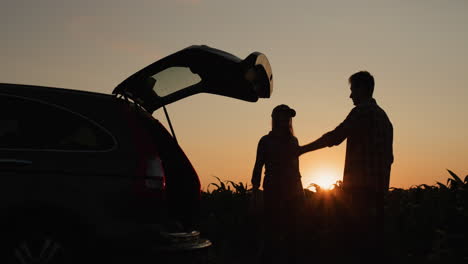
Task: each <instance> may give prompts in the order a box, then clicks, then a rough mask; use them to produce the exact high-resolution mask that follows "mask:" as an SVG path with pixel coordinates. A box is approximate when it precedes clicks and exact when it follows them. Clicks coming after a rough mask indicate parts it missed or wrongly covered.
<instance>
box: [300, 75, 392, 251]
mask: <svg viewBox="0 0 468 264" xmlns="http://www.w3.org/2000/svg"><path fill="white" fill-rule="evenodd" d="M349 84H350V88H351V95H350V98H351V99H352V100H353V103H354V105H355V107H354V108H353V109H352V110H351V112H350V113H349V114H348V116H347V117H346V119H345V120H344V121H343V122H342V123H341V124H339V125H338V126H337V127H336V128H335V129H334V130H332V131H330V132H328V133H326V134H324V135H323V136H322V137H320V138H319V139H317V140H316V141H314V142H312V143H310V144H307V145H305V146H302V147H300V149H299V154H303V153H305V152H308V151H313V150H317V149H321V148H324V147H332V146H336V145H339V144H341V143H342V142H343V141H344V140H345V139H347V143H346V159H345V167H344V174H343V194H344V197H343V198H344V202H345V203H346V205H347V207H348V208H349V211H348V215H349V217H348V218H347V219H348V221H346V222H345V225H344V228H345V231H346V232H347V233H348V236H347V239H348V240H349V241H348V242H349V243H348V245H345V247H346V248H345V250H346V249H348V250H350V252H348V253H351V254H353V255H354V256H355V257H359V258H361V259H362V257H365V258H367V257H368V256H372V255H374V256H375V254H381V253H382V249H383V218H384V212H383V211H384V210H383V207H384V194H385V192H386V191H387V190H388V187H389V181H390V168H391V165H392V163H393V147H392V144H393V126H392V123H391V122H390V120H389V119H388V117H387V114H386V113H385V111H384V110H383V109H382V108H380V107H379V106H378V105H377V103H376V101H375V99H374V98H373V97H372V94H373V91H374V77H373V76H372V75H371V74H370V73H369V72H367V71H360V72H357V73H355V74H353V75H351V77H349ZM358 238H359V239H358ZM358 252H360V253H358Z"/></svg>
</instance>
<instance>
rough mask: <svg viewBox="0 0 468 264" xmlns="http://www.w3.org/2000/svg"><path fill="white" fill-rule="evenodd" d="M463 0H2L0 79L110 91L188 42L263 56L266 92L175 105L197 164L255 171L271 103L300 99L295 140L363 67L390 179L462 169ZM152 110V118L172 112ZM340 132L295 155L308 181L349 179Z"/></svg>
mask: <svg viewBox="0 0 468 264" xmlns="http://www.w3.org/2000/svg"><path fill="white" fill-rule="evenodd" d="M467 14H468V1H466V0H449V1H442V0H440V1H433V0H406V1H403V0H395V1H376V0H366V1H363V0H358V1H347V0H343V1H334V0H328V1H311V0H304V1H252V0H249V1H244V0H238V1H232V0H226V1H220V0H166V1H163V0H153V1H149V0H145V1H110V0H96V1H67V0H60V1H59V0H42V1H32V0H31V1H18V0H17V1H9V0H7V1H2V6H1V9H0V22H1V23H0V34H1V36H2V37H1V42H0V58H1V65H0V82H3V83H22V84H35V85H43V86H53V87H63V88H71V89H78V90H87V91H95V92H102V93H108V94H109V93H111V92H112V90H113V88H114V87H115V86H116V85H117V84H119V83H120V82H121V81H122V80H123V79H125V78H126V77H127V76H129V75H131V74H132V73H134V72H135V71H137V70H139V69H141V68H143V67H145V66H146V65H148V64H150V63H152V62H154V61H156V60H158V59H161V58H162V57H164V56H166V55H169V54H171V53H174V52H176V51H178V50H180V49H183V48H186V47H188V46H190V45H193V44H206V45H209V46H211V47H214V48H218V49H222V50H225V51H227V52H230V53H232V54H234V55H236V56H238V57H240V58H245V57H246V56H247V55H248V54H250V53H251V52H253V51H260V52H262V53H264V54H266V55H267V57H268V58H269V60H270V63H271V65H272V69H273V76H274V90H273V94H272V97H271V98H270V99H266V100H260V101H258V102H257V103H248V102H244V101H238V100H234V99H231V98H225V97H220V96H214V95H207V94H200V95H195V96H193V97H190V98H187V99H185V100H183V101H179V102H176V103H173V104H171V105H169V106H168V107H167V108H168V111H169V114H170V115H171V119H172V122H173V125H174V128H175V131H176V135H177V138H178V140H179V143H180V145H181V146H182V148H183V149H184V150H185V152H186V154H187V155H188V156H189V158H190V160H191V161H192V163H193V165H194V167H195V169H196V170H197V172H198V173H199V175H200V178H201V181H202V185H203V187H204V188H205V189H206V186H207V185H208V184H209V183H210V182H213V181H215V179H214V178H213V176H218V177H220V178H221V179H223V180H232V181H235V182H238V181H242V182H250V177H251V173H252V168H253V164H254V161H255V152H256V147H257V142H258V140H259V139H260V138H261V137H262V136H263V135H265V134H266V133H268V131H269V130H270V122H271V120H270V114H271V110H272V109H273V107H274V106H276V105H278V104H283V103H284V104H288V105H289V106H290V107H292V108H294V109H296V111H297V116H296V117H295V118H294V119H293V125H294V130H295V134H296V136H297V138H298V139H299V143H300V144H306V143H309V142H310V141H312V140H315V139H316V138H318V137H319V136H321V135H322V134H324V133H325V132H327V131H329V130H331V129H333V128H335V127H336V126H337V125H338V124H339V123H340V122H341V121H343V120H344V118H345V117H346V115H347V114H348V113H349V111H350V110H351V109H352V107H353V104H352V101H351V100H350V99H349V93H350V91H349V86H348V83H347V78H348V77H349V76H350V75H351V74H353V73H355V72H357V71H360V70H368V71H369V72H371V73H372V74H373V75H374V77H375V80H376V87H375V92H374V98H376V100H377V102H378V103H379V105H380V106H381V107H382V108H384V109H385V111H386V112H387V114H388V116H389V117H390V119H391V121H392V123H393V126H394V135H395V136H394V155H395V163H394V164H393V167H392V174H391V181H390V185H391V186H395V187H404V188H407V187H409V186H411V185H415V184H422V183H426V184H435V183H436V181H441V182H444V183H445V181H446V179H447V177H448V176H449V175H448V173H447V172H446V170H445V169H451V170H453V171H454V172H455V173H457V174H459V175H460V176H465V175H467V174H468V104H467V101H468V15H467ZM161 111H162V110H158V112H156V113H155V114H154V116H155V117H157V118H158V119H160V120H161V122H163V124H166V121H165V118H164V115H163V114H162V112H161ZM345 146H346V143H345V142H344V143H343V144H341V145H340V146H339V147H335V148H326V149H322V150H318V151H316V152H313V153H308V154H305V155H303V156H302V157H301V158H300V168H301V173H302V176H303V183H304V186H305V187H307V186H308V185H309V183H312V182H319V181H322V179H321V178H324V177H325V178H326V177H330V178H333V180H336V179H341V175H342V171H343V165H344V155H345V148H346V147H345Z"/></svg>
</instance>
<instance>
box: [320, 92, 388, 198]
mask: <svg viewBox="0 0 468 264" xmlns="http://www.w3.org/2000/svg"><path fill="white" fill-rule="evenodd" d="M345 139H348V141H347V144H346V161H345V168H344V174H343V188H344V189H345V190H346V189H348V190H349V189H352V190H359V189H362V190H367V191H371V190H374V191H376V192H382V191H383V192H385V191H387V190H388V187H389V182H390V168H391V165H392V163H393V147H392V144H393V126H392V123H391V122H390V120H389V119H388V117H387V114H386V113H385V111H384V110H383V109H382V108H380V107H379V106H378V105H377V102H376V101H375V100H374V99H373V98H371V99H370V100H368V101H366V102H364V103H361V104H359V105H357V106H356V107H354V108H353V110H351V112H350V113H349V115H348V116H347V117H346V119H345V120H344V121H343V122H342V123H341V124H340V125H338V126H337V127H336V128H335V129H334V130H333V131H330V132H328V133H326V134H325V135H323V136H322V137H321V138H320V139H319V140H320V141H322V140H323V142H324V143H325V145H327V146H328V147H332V146H336V145H339V144H341V142H343V141H344V140H345Z"/></svg>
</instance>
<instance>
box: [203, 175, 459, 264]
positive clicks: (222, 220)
mask: <svg viewBox="0 0 468 264" xmlns="http://www.w3.org/2000/svg"><path fill="white" fill-rule="evenodd" d="M448 174H449V175H448V177H449V178H448V180H447V182H446V183H445V184H444V183H440V182H437V184H436V185H427V184H421V185H418V186H412V187H411V188H409V189H400V188H391V189H390V191H389V192H388V193H387V195H386V197H385V247H386V252H387V253H386V257H388V258H389V259H391V260H392V262H395V263H460V262H464V263H468V228H467V226H468V175H467V176H466V177H465V178H464V179H463V180H462V179H461V178H460V177H459V176H458V175H456V174H455V173H454V172H452V171H450V170H448ZM216 180H217V182H215V183H212V184H210V186H209V187H208V190H207V191H204V192H202V204H201V205H202V206H201V215H200V216H201V217H200V230H201V231H202V233H203V236H204V237H206V238H208V239H210V240H211V241H212V242H213V244H214V246H213V248H212V249H211V250H212V252H211V254H213V255H214V259H215V262H216V263H256V262H258V255H259V252H260V251H261V247H262V245H261V242H260V239H259V236H260V235H261V227H262V218H261V214H260V213H259V210H258V207H257V205H255V204H254V203H253V202H252V201H253V199H252V190H251V189H249V187H248V186H247V184H245V183H235V182H232V181H222V180H220V179H219V178H216ZM310 187H313V189H315V190H314V191H311V190H309V189H305V190H304V191H305V194H306V203H305V205H304V214H303V215H304V217H303V218H304V219H303V221H302V222H301V224H300V228H301V230H302V232H301V233H302V237H303V239H302V241H303V249H302V253H301V254H302V256H301V257H302V258H303V259H304V260H305V262H314V259H327V255H339V254H340V246H339V245H340V243H339V240H340V239H341V237H340V234H339V232H338V231H337V230H339V226H340V221H341V217H342V213H343V206H344V204H343V202H342V200H341V199H340V197H341V196H342V191H343V190H342V185H341V182H337V183H336V184H335V188H334V189H332V190H321V189H320V187H319V186H318V185H312V186H310Z"/></svg>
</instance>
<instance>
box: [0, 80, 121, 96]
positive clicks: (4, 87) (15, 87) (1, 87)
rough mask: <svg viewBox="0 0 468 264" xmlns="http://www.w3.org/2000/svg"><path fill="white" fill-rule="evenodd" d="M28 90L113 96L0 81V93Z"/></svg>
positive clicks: (19, 93)
mask: <svg viewBox="0 0 468 264" xmlns="http://www.w3.org/2000/svg"><path fill="white" fill-rule="evenodd" d="M30 92H34V93H41V92H43V93H53V94H57V93H59V94H60V93H67V94H69V93H77V94H79V95H82V96H83V95H84V96H86V95H88V96H96V97H102V98H103V99H104V98H112V97H114V96H113V95H111V94H104V93H98V92H89V91H82V90H74V89H67V88H58V87H47V86H38V85H28V84H13V83H0V93H6V94H14V95H28V94H29V93H30Z"/></svg>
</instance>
